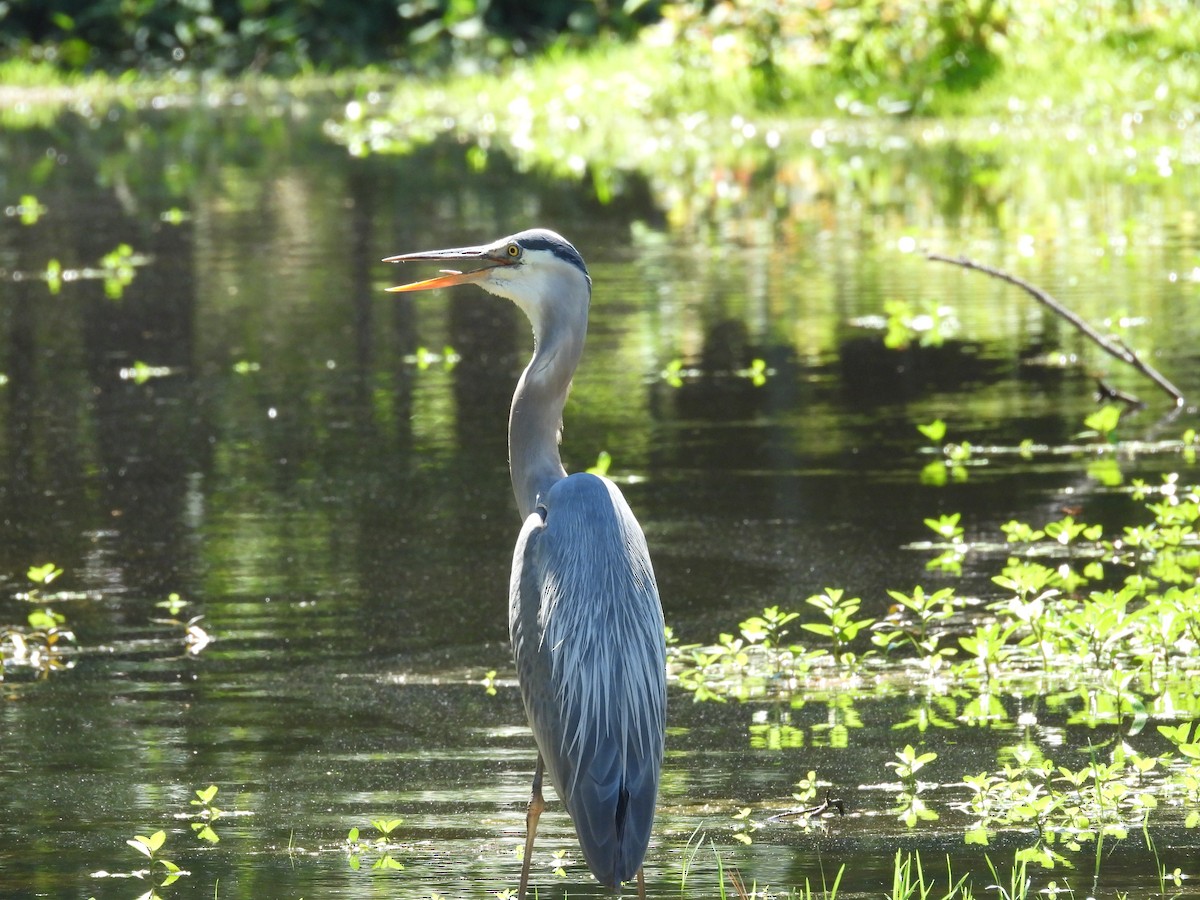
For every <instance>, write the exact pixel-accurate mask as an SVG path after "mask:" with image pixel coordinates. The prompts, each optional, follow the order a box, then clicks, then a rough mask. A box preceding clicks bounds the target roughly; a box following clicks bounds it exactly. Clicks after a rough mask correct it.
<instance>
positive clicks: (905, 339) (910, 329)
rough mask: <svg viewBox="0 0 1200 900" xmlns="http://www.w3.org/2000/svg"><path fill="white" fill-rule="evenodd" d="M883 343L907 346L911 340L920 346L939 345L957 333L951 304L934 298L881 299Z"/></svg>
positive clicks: (897, 348)
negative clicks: (883, 330)
mask: <svg viewBox="0 0 1200 900" xmlns="http://www.w3.org/2000/svg"><path fill="white" fill-rule="evenodd" d="M883 312H884V316H885V317H886V320H885V321H886V325H885V329H886V330H885V333H884V336H883V344H884V346H885V347H887V348H888V349H889V350H907V349H908V348H909V347H910V346H911V345H912V344H913V343H914V342H915V343H917V344H918V345H920V346H922V347H940V346H942V344H944V343H945V342H946V341H947V340H948V339H949V338H952V337H954V335H955V334H957V333H958V330H959V327H960V326H959V323H958V318H957V317H956V315H955V312H954V308H953V307H951V306H947V305H945V304H944V303H940V302H938V301H936V300H923V301H920V302H919V303H915V304H914V303H910V302H909V301H907V300H885V301H884V302H883Z"/></svg>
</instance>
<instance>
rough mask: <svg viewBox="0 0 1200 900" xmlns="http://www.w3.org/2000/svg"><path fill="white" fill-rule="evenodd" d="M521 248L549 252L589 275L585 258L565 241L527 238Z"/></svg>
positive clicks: (522, 240)
mask: <svg viewBox="0 0 1200 900" xmlns="http://www.w3.org/2000/svg"><path fill="white" fill-rule="evenodd" d="M521 246H522V247H524V248H525V249H526V250H549V251H550V252H551V253H553V254H554V255H555V256H557V257H558V258H559V259H561V260H562V261H563V262H568V263H570V264H571V265H573V266H575V267H576V268H577V269H579V270H580V271H581V272H583V273H584V274H585V275H586V274H587V266H586V265H584V262H583V257H581V256H580V255H579V253H578V251H576V250H575V248H574V247H572V246H571V245H570V244H567V243H564V242H563V241H552V240H547V239H546V238H542V237H527V238H522V239H521Z"/></svg>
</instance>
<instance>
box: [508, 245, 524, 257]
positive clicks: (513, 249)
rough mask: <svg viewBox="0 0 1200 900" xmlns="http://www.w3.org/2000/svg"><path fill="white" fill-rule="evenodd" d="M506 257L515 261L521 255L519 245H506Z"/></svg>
mask: <svg viewBox="0 0 1200 900" xmlns="http://www.w3.org/2000/svg"><path fill="white" fill-rule="evenodd" d="M508 255H509V256H511V257H512V258H513V259H516V258H517V257H518V256H520V255H521V245H520V244H515V243H514V244H509V245H508Z"/></svg>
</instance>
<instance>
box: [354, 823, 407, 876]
mask: <svg viewBox="0 0 1200 900" xmlns="http://www.w3.org/2000/svg"><path fill="white" fill-rule="evenodd" d="M403 822H404V820H403V819H372V820H371V827H372V828H374V829H375V831H376V832H378V835H377V836H376V837H375V839H374V840H367V839H366V838H363V837H361V832H360V831H359V829H358V827H357V826H355V827H353V828H351V829H350V831H349V832H348V833H347V834H346V845H345V847H346V854H347V858H348V860H349V863H350V868H352V869H358V868H361V867H362V863H363V858H364V857H367V855H368V854H378V855H377V856H376V857H375V859H374V861H372V862H371V869H372V871H376V872H383V871H396V870H400V869H403V868H404V864H403V863H401V862H400V861H399V860H398V859H396V857H395V856H393V855H392V851H394V850H396V849H397V848H398V847H399V846H400V845H399V844H397V843H395V842H394V841H393V839H392V832H394V831H395V830H396V829H397V828H399V827H400V826H401V825H402V824H403Z"/></svg>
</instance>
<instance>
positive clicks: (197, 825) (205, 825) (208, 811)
mask: <svg viewBox="0 0 1200 900" xmlns="http://www.w3.org/2000/svg"><path fill="white" fill-rule="evenodd" d="M216 796H217V786H216V785H215V784H210V785H209V786H208V787H206V788H204V789H203V790H197V791H196V799H195V800H191V801H189V802H190V803H191V805H192V806H198V807H200V810H199V812H197V813H196V815H198V816H199V817H200V821H198V822H193V823H192V831H194V832H195V833H196V837H198V838H200V840H202V841H207V842H208V843H210V844H215V843H218V842H219V841H220V840H221V838H220V836H219V835H218V834H217V832H216V830H215V829H214V828H213V827H212V826H213V823H214V822H215V821H217V819H219V818H220V817H221V810H220V809H218V808H217V807H216V806H215V805H214V804H213V799H214V798H215V797H216Z"/></svg>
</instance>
